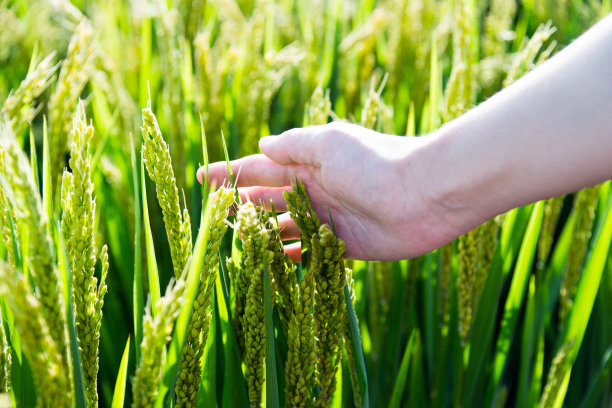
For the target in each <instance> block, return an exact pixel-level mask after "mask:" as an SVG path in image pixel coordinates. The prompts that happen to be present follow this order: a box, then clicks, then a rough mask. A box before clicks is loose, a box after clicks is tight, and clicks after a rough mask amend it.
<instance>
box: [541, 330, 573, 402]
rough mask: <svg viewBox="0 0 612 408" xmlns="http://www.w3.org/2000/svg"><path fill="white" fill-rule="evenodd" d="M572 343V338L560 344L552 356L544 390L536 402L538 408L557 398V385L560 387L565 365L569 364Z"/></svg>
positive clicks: (565, 368)
mask: <svg viewBox="0 0 612 408" xmlns="http://www.w3.org/2000/svg"><path fill="white" fill-rule="evenodd" d="M573 345H574V339H571V340H569V341H567V342H566V343H564V344H562V345H561V347H560V348H559V351H557V354H556V355H555V358H553V361H552V364H551V366H550V370H549V371H548V378H547V380H546V386H545V387H544V391H542V395H541V397H540V402H539V404H538V407H539V408H547V407H552V406H553V405H554V403H555V399H556V398H557V393H558V392H559V387H561V383H562V382H563V378H564V377H565V373H566V370H567V368H568V367H567V365H568V364H569V359H570V351H571V349H572V347H573Z"/></svg>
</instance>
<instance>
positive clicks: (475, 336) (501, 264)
mask: <svg viewBox="0 0 612 408" xmlns="http://www.w3.org/2000/svg"><path fill="white" fill-rule="evenodd" d="M528 217H529V208H518V209H515V210H512V211H510V212H509V213H508V214H506V219H505V221H504V226H503V228H502V233H501V236H500V240H499V245H497V249H496V252H495V254H494V256H493V262H492V264H491V271H490V273H489V278H488V279H487V281H486V283H485V287H484V289H483V292H482V295H481V298H480V304H479V307H478V309H477V310H476V317H475V318H474V321H473V323H472V329H471V335H470V361H469V363H468V368H467V371H466V372H465V375H464V377H463V378H464V386H463V405H465V406H470V405H472V403H474V398H478V397H477V396H476V395H475V392H476V388H477V385H478V381H479V380H481V379H482V378H483V375H482V374H481V373H482V371H483V369H482V368H483V366H484V364H485V361H487V359H488V358H489V355H490V347H491V345H492V342H493V332H494V329H495V325H496V322H497V310H498V305H499V297H500V294H501V290H502V285H503V283H504V277H505V276H506V275H507V274H508V273H509V270H510V268H511V266H512V263H513V262H514V259H515V257H516V254H517V252H518V250H519V248H518V246H519V242H520V239H521V237H522V236H523V234H524V231H525V228H526V225H527V219H528Z"/></svg>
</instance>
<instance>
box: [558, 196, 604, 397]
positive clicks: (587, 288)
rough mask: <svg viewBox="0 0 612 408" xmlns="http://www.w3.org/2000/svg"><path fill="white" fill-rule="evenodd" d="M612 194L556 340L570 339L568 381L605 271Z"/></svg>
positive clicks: (563, 394) (562, 390)
mask: <svg viewBox="0 0 612 408" xmlns="http://www.w3.org/2000/svg"><path fill="white" fill-rule="evenodd" d="M611 208H612V193H610V194H609V196H608V203H607V205H606V216H605V217H604V218H602V219H601V220H600V222H599V224H598V226H597V230H596V232H595V234H594V237H593V241H592V247H591V250H590V253H589V256H588V257H587V262H586V265H585V267H584V270H583V272H582V276H581V278H580V282H579V283H578V288H577V290H576V296H575V297H574V303H573V305H572V309H571V311H570V314H569V316H568V318H567V320H566V322H565V327H564V330H563V334H562V336H561V338H560V339H559V342H560V344H565V342H567V341H570V340H573V342H574V343H573V345H572V347H571V349H570V350H569V356H568V364H567V375H566V377H567V378H568V380H567V381H569V375H570V373H571V370H572V364H573V363H574V361H575V360H576V357H577V356H578V352H579V351H580V346H581V344H582V340H583V338H584V334H585V331H586V328H587V323H588V322H589V319H587V318H585V316H590V315H591V311H592V309H593V304H594V303H595V298H596V296H597V292H598V290H599V282H600V281H601V276H602V273H603V271H604V267H605V264H606V262H607V258H608V252H609V250H610V244H611V242H612V209H611ZM566 391H567V385H565V387H561V388H560V389H559V392H558V395H557V399H556V401H560V402H561V403H562V402H563V399H564V397H565V393H566Z"/></svg>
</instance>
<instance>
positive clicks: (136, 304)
mask: <svg viewBox="0 0 612 408" xmlns="http://www.w3.org/2000/svg"><path fill="white" fill-rule="evenodd" d="M130 159H131V162H132V180H133V183H134V219H135V221H134V276H133V285H132V290H133V301H132V307H133V317H134V348H135V350H136V361H140V344H141V343H142V315H143V310H144V305H143V293H142V260H141V258H140V223H141V219H140V192H139V186H138V167H137V164H136V152H135V151H134V145H133V144H132V143H130Z"/></svg>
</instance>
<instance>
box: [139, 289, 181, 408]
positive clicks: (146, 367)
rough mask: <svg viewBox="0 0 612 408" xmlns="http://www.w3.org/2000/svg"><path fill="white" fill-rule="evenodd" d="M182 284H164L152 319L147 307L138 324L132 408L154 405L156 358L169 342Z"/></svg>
mask: <svg viewBox="0 0 612 408" xmlns="http://www.w3.org/2000/svg"><path fill="white" fill-rule="evenodd" d="M184 291H185V281H183V280H182V279H179V280H177V281H176V282H175V283H174V284H173V283H172V282H171V283H170V284H168V287H167V289H166V294H165V295H164V296H163V297H161V298H160V299H159V300H158V301H157V304H156V307H155V309H156V310H157V311H158V312H157V314H156V315H155V317H153V316H152V313H151V305H150V303H149V304H148V305H147V309H146V312H145V315H144V317H143V322H142V330H143V332H142V343H141V344H140V361H139V362H138V366H137V368H136V375H135V377H134V380H133V383H132V384H133V385H132V393H133V396H134V397H133V398H134V399H133V402H132V407H134V408H140V407H142V408H148V407H152V406H154V405H155V400H156V398H157V390H158V387H159V384H160V382H161V379H162V359H161V358H160V356H161V355H162V352H163V351H164V348H165V346H166V344H167V343H168V342H169V341H170V336H171V335H172V329H173V328H174V323H175V321H176V318H177V317H178V313H179V311H180V307H181V304H182V303H183V292H184Z"/></svg>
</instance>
